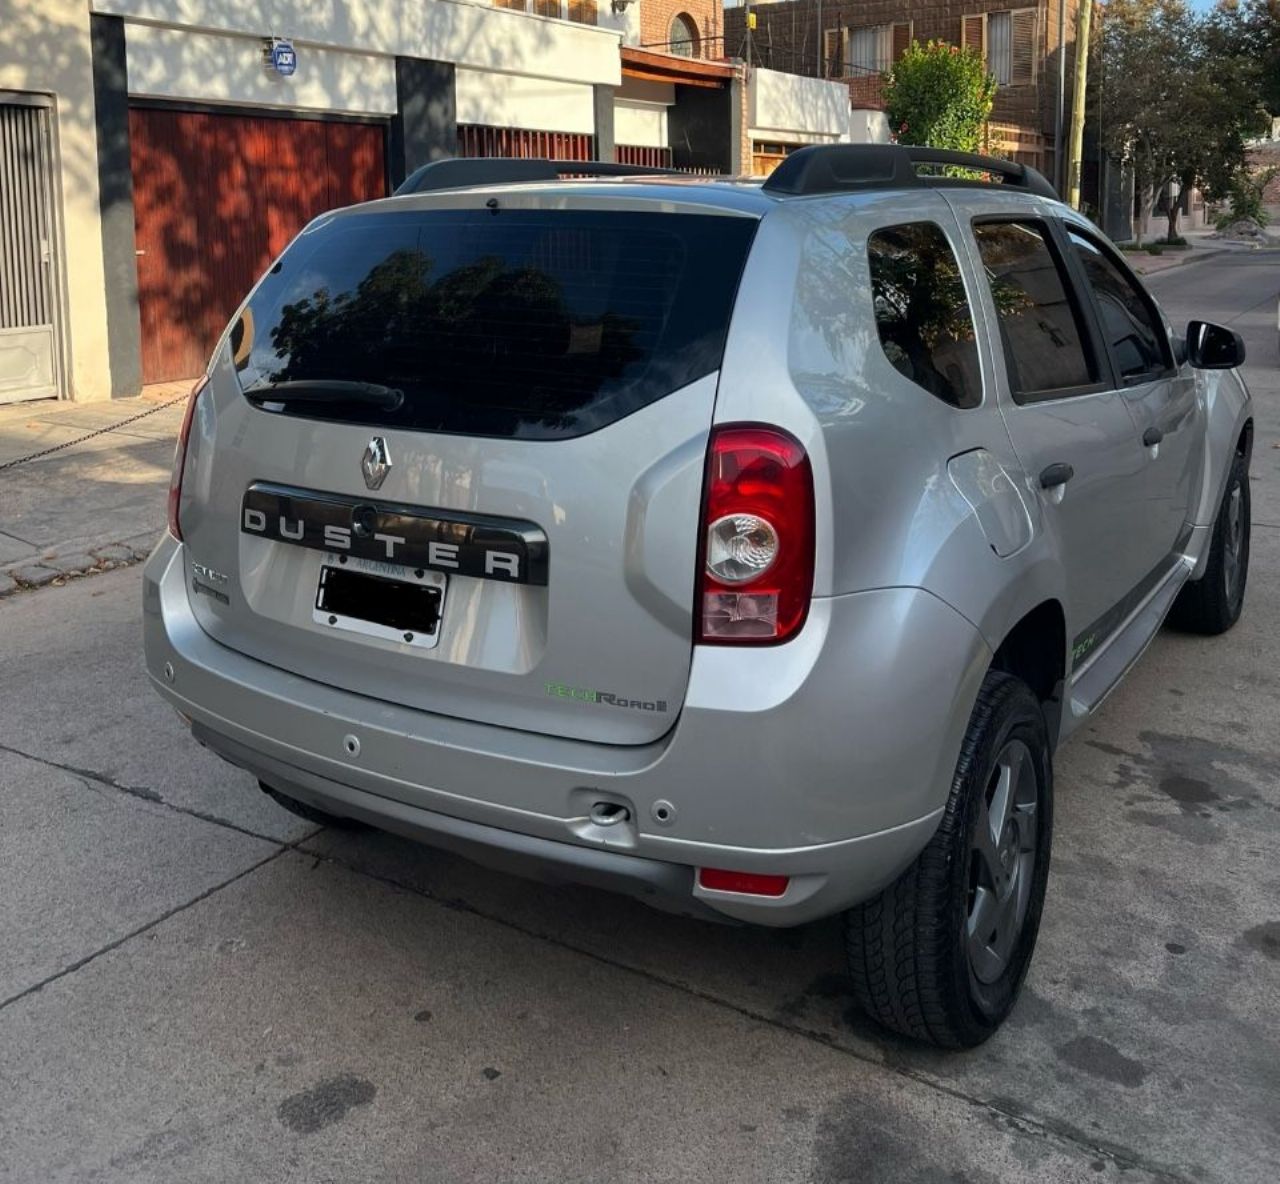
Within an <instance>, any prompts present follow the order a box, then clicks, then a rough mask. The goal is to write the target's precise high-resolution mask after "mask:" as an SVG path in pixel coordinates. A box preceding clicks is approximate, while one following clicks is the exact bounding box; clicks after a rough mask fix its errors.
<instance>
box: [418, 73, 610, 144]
mask: <svg viewBox="0 0 1280 1184" xmlns="http://www.w3.org/2000/svg"><path fill="white" fill-rule="evenodd" d="M393 97H394V96H393ZM457 103H458V122H459V123H482V124H489V125H491V126H494V127H519V128H527V129H529V130H531V131H544V132H586V133H587V134H588V135H591V134H593V133H594V132H595V107H594V105H593V91H592V89H591V87H590V86H586V85H583V84H581V83H573V82H558V81H553V80H551V79H546V78H523V77H518V76H516V75H512V74H495V73H493V72H492V71H487V70H467V69H459V70H458V73H457Z"/></svg>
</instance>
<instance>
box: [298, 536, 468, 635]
mask: <svg viewBox="0 0 1280 1184" xmlns="http://www.w3.org/2000/svg"><path fill="white" fill-rule="evenodd" d="M447 583H448V577H447V576H444V575H441V574H440V573H439V572H436V571H428V570H426V569H425V568H411V567H401V566H400V565H399V564H397V563H380V562H378V561H377V560H370V559H356V558H355V557H353V556H350V555H337V554H328V555H325V557H324V559H323V561H322V562H321V565H320V581H319V584H318V585H317V587H316V600H315V608H314V609H313V610H312V613H311V619H312V620H313V621H315V622H316V624H318V625H323V626H325V627H326V628H329V629H342V630H345V631H347V632H350V633H360V634H363V635H364V636H365V637H378V638H381V639H382V640H384V641H394V642H398V643H399V644H401V645H411V646H417V647H419V648H420V649H430V648H431V647H432V646H434V645H435V644H436V642H437V641H439V640H440V615H441V613H442V612H443V611H444V594H445V588H446V586H447Z"/></svg>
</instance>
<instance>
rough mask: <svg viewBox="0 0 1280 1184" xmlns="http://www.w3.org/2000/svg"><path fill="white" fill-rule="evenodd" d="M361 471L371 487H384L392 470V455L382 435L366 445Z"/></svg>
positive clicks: (366, 482) (366, 483)
mask: <svg viewBox="0 0 1280 1184" xmlns="http://www.w3.org/2000/svg"><path fill="white" fill-rule="evenodd" d="M360 471H361V472H362V473H363V474H364V483H365V485H366V486H367V487H368V488H369V489H381V488H382V483H383V482H384V481H385V480H386V479H387V474H388V473H389V472H391V456H390V454H389V453H388V452H387V442H386V440H384V439H383V438H382V437H381V436H374V438H373V439H372V440H370V441H369V443H368V445H367V446H366V447H365V450H364V457H363V459H362V460H361V461H360Z"/></svg>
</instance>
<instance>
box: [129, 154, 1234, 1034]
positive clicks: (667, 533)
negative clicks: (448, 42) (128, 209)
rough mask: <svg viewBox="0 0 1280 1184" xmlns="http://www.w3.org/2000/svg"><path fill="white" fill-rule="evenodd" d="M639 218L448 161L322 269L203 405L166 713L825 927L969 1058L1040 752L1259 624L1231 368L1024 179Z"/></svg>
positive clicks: (290, 263) (693, 183) (533, 182)
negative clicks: (1187, 643) (1171, 320)
mask: <svg viewBox="0 0 1280 1184" xmlns="http://www.w3.org/2000/svg"><path fill="white" fill-rule="evenodd" d="M570 171H571V172H573V173H588V174H595V175H593V176H586V177H576V178H568V179H566V178H565V177H564V176H563V174H564V173H566V172H570ZM623 174H626V175H623ZM631 174H636V175H631ZM643 174H644V170H636V169H625V168H623V167H621V166H611V165H583V164H580V163H573V164H567V165H566V164H563V163H557V162H550V161H463V160H456V161H445V162H442V163H440V164H437V165H433V166H429V167H428V168H427V169H425V170H423V171H421V172H420V173H418V174H415V175H414V176H413V177H411V178H410V179H409V181H408V182H407V183H406V184H405V186H403V187H402V189H401V191H400V193H398V194H397V195H396V196H395V197H392V198H389V199H387V200H383V201H376V202H371V203H369V204H366V205H361V206H356V207H353V208H351V209H347V210H340V211H336V212H333V213H330V214H326V215H324V216H323V217H320V218H318V219H316V221H314V222H313V223H312V224H311V225H309V226H308V227H307V228H306V229H305V230H304V231H303V232H302V233H301V234H300V235H299V236H298V238H297V239H296V240H295V241H294V242H293V244H292V245H291V246H290V247H289V248H288V250H286V251H285V253H284V254H283V255H282V256H281V257H280V259H279V260H278V261H277V262H276V263H275V265H274V266H273V267H272V268H271V269H270V270H269V271H268V272H267V274H266V275H265V276H264V277H263V278H262V280H261V282H260V283H259V284H258V285H257V287H256V288H255V289H254V291H253V292H252V294H251V295H250V296H249V298H248V300H247V301H246V302H245V304H244V306H243V307H242V308H241V310H240V311H239V313H238V314H237V315H236V317H235V319H234V321H233V323H232V325H231V326H230V328H229V329H228V331H227V333H226V335H225V336H224V338H223V339H222V341H221V342H220V343H219V345H218V347H217V349H216V351H215V353H214V356H213V360H212V362H211V363H210V366H209V370H208V374H207V377H206V378H205V379H204V380H203V381H202V383H201V384H200V385H199V386H198V387H197V389H196V391H195V392H194V393H193V395H192V398H191V403H190V407H189V409H188V413H187V423H186V425H185V427H184V429H183V433H182V439H181V443H180V445H179V448H178V454H177V458H176V463H175V465H174V474H173V486H172V492H171V497H170V517H169V531H168V534H167V535H166V536H165V538H164V539H163V541H162V542H161V543H160V545H159V546H158V548H157V549H156V551H155V554H154V555H153V556H152V557H151V560H150V562H149V563H148V565H147V568H146V573H145V606H146V614H145V616H146V625H145V628H146V652H147V664H148V667H149V669H150V672H151V677H152V679H153V680H154V682H155V685H156V687H157V688H158V689H159V691H160V692H161V693H162V694H163V695H164V696H165V698H167V699H168V700H169V701H170V702H171V703H172V704H173V705H174V706H175V707H176V708H177V709H178V710H179V711H180V712H181V713H182V715H183V716H184V717H186V718H187V719H188V720H189V721H190V724H191V728H192V731H193V732H194V734H195V736H196V738H197V739H198V740H199V741H200V742H202V743H203V744H205V745H207V746H208V747H209V748H211V749H213V750H214V751H216V752H218V753H220V754H221V755H222V756H224V757H225V758H226V759H227V760H229V761H231V762H232V763H233V764H235V765H238V766H240V767H242V768H244V769H247V770H248V771H249V772H250V773H252V774H253V776H254V777H256V778H257V779H258V780H259V781H260V782H261V784H262V787H263V788H264V789H265V790H266V791H267V792H268V793H270V794H271V795H272V796H273V797H274V798H276V800H277V801H279V802H281V803H282V804H283V805H285V806H287V807H288V808H290V809H292V810H294V811H296V812H298V813H301V814H302V815H303V816H304V817H308V818H313V819H317V820H322V821H325V822H334V821H336V820H338V819H351V820H358V821H362V822H366V823H372V824H374V825H376V826H379V827H383V828H385V829H387V830H392V831H398V832H400V833H402V834H405V835H410V836H413V837H415V838H419V839H421V840H422V841H424V842H425V843H427V844H430V845H432V846H436V847H441V848H447V849H450V850H454V851H458V852H462V853H464V854H465V855H467V856H469V857H471V858H473V859H475V860H477V861H479V862H481V863H484V864H488V865H491V866H496V867H499V868H503V869H506V870H512V871H517V872H520V873H522V874H528V875H533V876H539V877H547V878H553V879H557V880H568V881H576V882H581V883H585V884H593V885H597V886H601V887H604V888H609V889H613V890H616V891H620V892H625V893H630V894H632V895H634V896H638V897H641V898H643V899H645V900H647V901H649V902H650V903H652V904H654V905H657V906H659V907H662V908H666V909H669V910H672V911H675V912H680V913H687V914H691V915H695V916H701V917H707V918H718V919H721V920H725V919H732V920H735V921H747V922H754V923H757V924H762V925H774V926H787V925H798V924H802V923H804V922H807V921H811V920H813V919H814V918H817V917H822V916H825V915H828V914H833V913H837V912H844V913H845V914H846V916H847V925H848V950H849V960H850V965H851V971H852V976H853V980H854V983H855V984H856V990H857V992H858V995H859V997H860V1000H861V1002H862V1004H863V1006H864V1007H865V1008H866V1010H867V1011H868V1012H869V1013H870V1014H871V1015H872V1016H874V1017H875V1018H876V1019H878V1020H879V1021H880V1022H881V1023H883V1024H885V1025H887V1026H888V1027H890V1028H893V1029H896V1030H897V1031H899V1032H902V1033H906V1034H908V1035H910V1036H912V1037H916V1038H919V1039H922V1040H926V1041H932V1042H934V1043H937V1044H939V1045H943V1046H949V1047H961V1046H968V1045H972V1044H975V1043H977V1042H979V1041H981V1040H983V1039H985V1038H986V1037H987V1036H989V1035H990V1034H991V1033H992V1032H993V1031H994V1030H995V1028H996V1027H997V1026H998V1025H999V1023H1000V1022H1001V1020H1002V1019H1003V1017H1004V1016H1005V1015H1006V1014H1007V1013H1008V1012H1009V1010H1010V1008H1011V1007H1012V1005H1013V1001H1014V998H1015V995H1016V993H1017V990H1018V987H1019V984H1020V982H1021V980H1022V978H1023V976H1024V975H1025V973H1026V970H1027V966H1028V963H1029V961H1030V958H1031V953H1032V949H1033V946H1034V944H1035V938H1036V931H1037V928H1038V923H1039V919H1040V913H1041V908H1042V905H1043V901H1044V894H1045V883H1046V878H1047V874H1048V868H1049V845H1050V834H1051V819H1052V800H1053V799H1052V755H1053V751H1054V748H1055V746H1056V745H1057V744H1059V743H1060V742H1061V741H1062V740H1063V739H1064V738H1065V737H1066V736H1068V735H1069V734H1070V733H1071V732H1072V731H1073V730H1074V729H1075V728H1076V727H1078V726H1079V725H1080V724H1081V722H1082V721H1084V720H1086V719H1087V718H1088V716H1089V714H1090V713H1091V712H1093V711H1094V710H1095V709H1096V708H1097V707H1098V706H1099V704H1100V703H1101V702H1102V700H1103V699H1104V698H1105V697H1106V695H1107V693H1108V692H1109V691H1110V690H1111V689H1112V688H1113V687H1114V686H1115V685H1116V683H1117V681H1118V680H1119V679H1120V678H1121V676H1122V675H1123V674H1124V673H1125V671H1126V670H1127V669H1128V668H1129V666H1130V665H1131V664H1132V663H1133V662H1134V661H1135V660H1136V659H1137V658H1138V656H1139V655H1140V654H1141V653H1142V651H1143V649H1144V647H1145V646H1146V645H1147V643H1148V642H1149V641H1150V640H1151V638H1152V636H1153V635H1154V634H1155V632H1156V631H1157V630H1158V629H1159V628H1160V625H1161V622H1162V621H1163V620H1164V619H1165V617H1166V616H1169V617H1170V618H1171V619H1172V620H1173V621H1174V622H1175V623H1176V624H1177V625H1178V626H1179V627H1182V628H1186V629H1191V630H1196V631H1199V632H1203V633H1218V632H1221V631H1223V630H1225V629H1228V628H1230V626H1231V625H1232V624H1233V623H1234V622H1235V620H1236V618H1237V617H1238V616H1239V613H1240V609H1241V602H1242V599H1243V596H1244V589H1245V577H1246V572H1247V568H1248V560H1249V484H1248V478H1247V471H1248V465H1249V454H1250V445H1251V441H1252V411H1251V405H1250V400H1249V395H1248V392H1247V391H1246V389H1245V387H1244V384H1243V383H1242V382H1241V380H1240V378H1239V376H1238V374H1237V373H1236V370H1235V367H1236V366H1238V365H1239V363H1240V362H1241V361H1242V359H1243V356H1244V350H1243V346H1242V344H1241V342H1240V339H1239V337H1237V336H1236V335H1235V334H1233V333H1232V332H1230V331H1229V330H1226V329H1223V328H1220V327H1217V326H1214V325H1210V324H1206V323H1202V322H1192V323H1191V324H1190V325H1189V326H1188V327H1187V330H1186V333H1185V335H1183V334H1181V333H1176V332H1174V331H1173V330H1172V329H1171V328H1170V326H1169V325H1168V324H1167V322H1166V321H1165V319H1164V317H1163V316H1162V314H1161V313H1160V311H1159V309H1158V308H1157V307H1156V305H1155V303H1154V302H1153V301H1152V300H1151V298H1150V296H1149V295H1148V294H1147V293H1146V292H1145V291H1144V289H1143V287H1142V285H1141V284H1140V283H1139V282H1138V281H1137V280H1136V279H1135V278H1134V276H1133V274H1132V272H1130V270H1129V269H1128V267H1127V266H1126V265H1125V263H1124V261H1123V259H1122V258H1121V257H1120V256H1119V255H1118V254H1117V253H1116V251H1115V250H1114V249H1113V248H1112V247H1111V245H1110V244H1109V243H1108V242H1107V241H1106V240H1105V239H1104V238H1103V237H1102V236H1101V235H1100V234H1099V233H1098V231H1097V229H1096V228H1095V227H1094V226H1093V225H1091V224H1090V223H1089V222H1088V221H1086V220H1085V219H1084V218H1082V217H1080V216H1079V215H1078V214H1076V213H1073V212H1072V211H1071V210H1070V209H1068V208H1067V207H1066V206H1064V205H1062V204H1060V203H1059V202H1058V201H1056V200H1055V199H1054V196H1053V192H1052V190H1051V189H1050V188H1049V186H1048V184H1047V183H1046V182H1045V180H1044V178H1043V177H1041V176H1040V175H1039V174H1038V173H1036V172H1034V171H1033V170H1031V169H1028V168H1023V167H1022V166H1020V165H1017V164H1011V163H1010V162H1007V161H995V160H990V159H986V158H981V157H967V156H958V155H955V154H946V153H940V152H935V151H929V150H917V149H907V148H904V147H897V146H858V147H855V146H831V147H816V148H808V149H804V150H802V151H799V152H796V153H795V154H794V155H792V156H790V157H789V158H788V159H787V160H786V162H785V163H784V164H783V165H781V167H779V168H778V170H777V171H776V172H775V173H774V174H773V176H772V177H771V178H770V179H768V180H767V181H765V182H764V183H763V184H761V183H760V182H759V181H758V180H757V181H754V182H752V181H707V180H700V179H693V178H681V177H675V176H670V175H667V176H651V175H643Z"/></svg>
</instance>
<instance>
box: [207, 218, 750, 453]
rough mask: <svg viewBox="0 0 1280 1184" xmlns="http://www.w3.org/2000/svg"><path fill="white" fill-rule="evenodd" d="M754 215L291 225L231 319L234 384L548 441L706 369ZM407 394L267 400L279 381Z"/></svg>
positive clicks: (364, 411)
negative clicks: (285, 244)
mask: <svg viewBox="0 0 1280 1184" xmlns="http://www.w3.org/2000/svg"><path fill="white" fill-rule="evenodd" d="M755 227H756V222H755V220H754V219H747V218H740V217H728V216H718V215H686V214H662V213H654V214H637V213H625V214H623V213H602V212H594V211H570V210H537V211H531V210H500V211H492V212H491V211H489V210H480V211H474V210H446V211H428V212H421V211H418V212H403V213H402V212H392V213H387V212H378V213H370V214H355V215H346V216H343V217H340V218H335V219H334V220H333V221H332V222H329V223H328V224H326V225H323V226H321V227H319V228H317V229H315V230H313V231H310V232H309V233H307V234H305V235H303V236H302V237H301V238H299V239H298V240H297V241H296V242H295V243H294V245H293V246H292V247H290V248H289V250H288V251H287V252H286V253H285V255H284V256H283V257H282V259H281V260H280V262H279V263H278V264H277V266H276V267H275V268H273V269H272V271H271V273H270V274H269V275H268V276H267V277H266V279H265V280H264V281H263V283H262V285H261V286H260V287H259V289H258V291H257V292H256V293H255V294H254V297H253V299H252V300H251V301H250V304H249V306H248V308H247V309H246V312H245V314H244V315H243V316H242V317H241V318H240V320H239V321H238V322H237V324H236V325H235V326H234V327H233V330H232V338H231V345H232V350H233V353H234V356H235V359H236V367H237V369H238V370H239V372H240V382H241V386H242V388H243V389H244V390H245V392H246V394H248V395H250V396H251V397H253V398H255V399H256V400H257V399H263V400H265V401H266V402H267V405H268V406H269V407H271V408H272V409H273V410H274V409H279V410H280V411H281V412H282V413H284V414H290V415H302V416H309V417H314V418H323V419H326V420H337V421H342V422H358V423H366V424H373V425H376V426H383V427H402V428H411V429H418V430H422V431H431V432H450V433H458V434H466V435H480V436H517V437H523V438H527V439H552V438H559V437H567V436H577V435H583V434H585V433H587V432H591V431H594V430H596V429H597V428H600V427H603V426H605V425H606V424H609V423H612V422H614V421H615V420H618V419H621V418H622V417H623V416H626V415H629V414H631V413H632V412H633V411H636V410H638V409H639V408H641V407H643V406H645V405H646V404H649V403H652V402H654V401H655V400H657V399H660V398H662V397H663V396H664V395H668V394H670V393H671V392H673V391H675V390H677V389H679V388H680V387H682V386H685V385H687V384H688V383H690V382H693V381H694V380H695V379H697V378H701V377H702V376H704V375H706V374H709V373H711V372H713V371H714V370H716V369H718V368H719V366H720V361H721V356H722V354H723V352H724V341H725V335H726V332H727V329H728V322H729V315H730V313H731V311H732V307H733V301H734V296H735V294H736V291H737V286H738V280H739V278H740V276H741V274H742V268H743V265H744V263H745V261H746V256H747V252H748V250H749V248H750V244H751V238H752V235H753V234H754V232H755ZM304 381H314V382H333V381H340V382H360V383H374V384H378V385H379V386H386V387H391V388H394V389H396V390H399V391H402V392H403V393H404V400H403V402H402V403H401V405H400V406H399V407H398V408H397V409H395V410H385V409H380V408H377V407H372V406H370V405H369V404H368V403H367V402H366V403H360V402H352V403H343V402H336V403H335V402H327V403H325V404H324V405H323V406H319V405H316V404H314V403H308V404H303V403H297V402H290V403H287V404H278V403H277V404H272V403H271V402H270V391H269V388H270V386H271V385H273V384H276V383H281V382H304Z"/></svg>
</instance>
